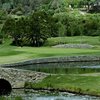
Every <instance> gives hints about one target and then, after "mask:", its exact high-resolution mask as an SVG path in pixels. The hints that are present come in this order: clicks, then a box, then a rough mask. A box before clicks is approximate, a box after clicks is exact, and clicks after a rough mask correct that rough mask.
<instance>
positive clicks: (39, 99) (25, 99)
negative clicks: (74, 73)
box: [9, 89, 100, 100]
mask: <svg viewBox="0 0 100 100" xmlns="http://www.w3.org/2000/svg"><path fill="white" fill-rule="evenodd" d="M29 91H30V90H29ZM32 91H33V90H31V92H32ZM16 96H21V98H22V100H100V97H94V96H88V95H85V96H82V95H75V94H72V93H66V92H59V93H50V92H47V91H45V92H43V91H40V92H39V91H34V92H33V93H30V92H25V91H24V90H21V89H20V90H13V92H12V94H11V95H10V96H9V98H11V100H13V99H14V97H16Z"/></svg>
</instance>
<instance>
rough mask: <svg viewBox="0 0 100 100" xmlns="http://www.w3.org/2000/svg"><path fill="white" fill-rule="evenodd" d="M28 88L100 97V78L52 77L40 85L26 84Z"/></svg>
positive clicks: (77, 76) (89, 76)
mask: <svg viewBox="0 0 100 100" xmlns="http://www.w3.org/2000/svg"><path fill="white" fill-rule="evenodd" d="M25 87H26V88H33V89H35V90H48V91H53V92H54V91H58V92H59V91H60V92H70V93H76V94H83V95H92V96H100V76H99V75H98V76H95V75H94V76H91V74H90V75H88V76H84V75H83V76H82V75H80V74H79V75H75V74H70V75H68V74H67V75H50V76H47V77H46V78H45V79H43V80H42V81H41V82H38V83H31V82H26V84H25Z"/></svg>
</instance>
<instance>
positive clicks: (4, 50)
mask: <svg viewBox="0 0 100 100" xmlns="http://www.w3.org/2000/svg"><path fill="white" fill-rule="evenodd" d="M68 38H72V37H68ZM74 38H76V40H77V41H78V40H79V38H80V37H73V41H76V40H75V39H74ZM91 38H92V39H91ZM96 38H98V37H96ZM51 40H52V39H51ZM62 40H63V39H62ZM83 40H84V41H86V40H90V42H91V43H92V42H93V41H94V42H95V44H98V43H97V42H98V41H97V39H95V38H93V37H84V39H83ZM66 41H67V39H66ZM74 43H75V42H74ZM78 43H80V42H78ZM9 44H10V42H9V41H8V40H7V41H6V42H5V43H4V44H3V45H0V64H3V63H12V62H19V61H23V60H29V59H33V58H40V57H53V56H75V55H99V54H100V49H99V46H98V48H93V49H74V48H73V49H70V48H69V49H66V48H51V47H40V48H35V47H22V48H21V47H15V46H10V45H9Z"/></svg>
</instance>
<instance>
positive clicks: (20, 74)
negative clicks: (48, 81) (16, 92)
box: [0, 68, 47, 88]
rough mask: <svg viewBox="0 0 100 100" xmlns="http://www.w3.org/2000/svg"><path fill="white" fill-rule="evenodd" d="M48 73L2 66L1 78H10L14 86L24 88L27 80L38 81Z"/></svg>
mask: <svg viewBox="0 0 100 100" xmlns="http://www.w3.org/2000/svg"><path fill="white" fill-rule="evenodd" d="M46 76H47V74H45V73H41V74H40V72H34V71H28V70H21V69H13V68H0V78H3V79H6V80H8V81H9V82H10V83H11V85H12V88H22V87H24V83H25V82H37V81H41V80H42V79H43V78H45V77H46Z"/></svg>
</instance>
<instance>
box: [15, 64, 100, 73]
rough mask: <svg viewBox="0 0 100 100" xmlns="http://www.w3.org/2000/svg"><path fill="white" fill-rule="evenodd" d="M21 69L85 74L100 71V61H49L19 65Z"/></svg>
mask: <svg viewBox="0 0 100 100" xmlns="http://www.w3.org/2000/svg"><path fill="white" fill-rule="evenodd" d="M16 68H19V69H27V70H33V71H38V72H46V73H55V74H56V73H57V74H71V73H72V74H83V73H95V72H96V73H98V72H100V62H69V63H49V64H34V65H27V66H18V67H16Z"/></svg>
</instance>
